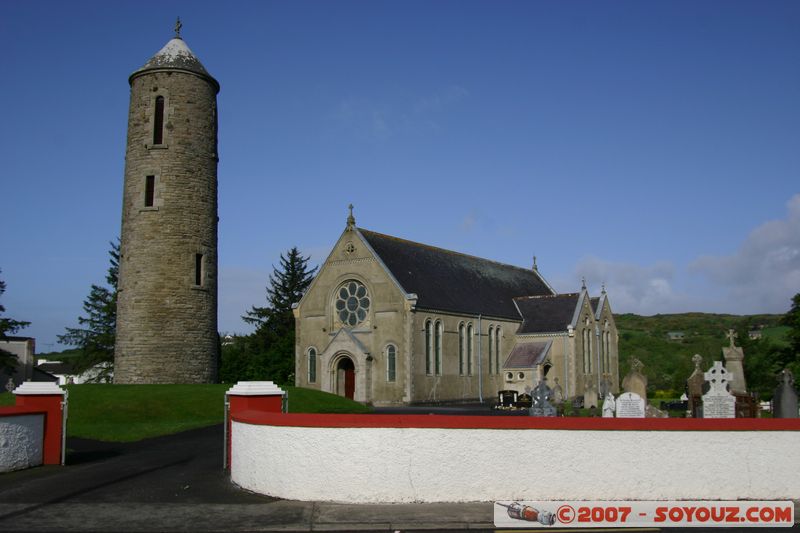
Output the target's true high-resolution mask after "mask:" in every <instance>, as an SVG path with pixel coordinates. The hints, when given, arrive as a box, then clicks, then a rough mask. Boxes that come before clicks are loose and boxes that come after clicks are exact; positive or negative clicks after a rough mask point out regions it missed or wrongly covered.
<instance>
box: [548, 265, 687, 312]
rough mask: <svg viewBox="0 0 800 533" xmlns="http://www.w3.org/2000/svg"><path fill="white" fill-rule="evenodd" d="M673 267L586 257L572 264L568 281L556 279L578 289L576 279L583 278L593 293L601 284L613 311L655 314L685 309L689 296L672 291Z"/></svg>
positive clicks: (567, 290)
mask: <svg viewBox="0 0 800 533" xmlns="http://www.w3.org/2000/svg"><path fill="white" fill-rule="evenodd" d="M675 274H676V269H675V267H674V265H672V264H671V263H667V262H659V263H656V264H654V265H648V266H641V265H636V264H633V263H622V262H614V261H607V260H604V259H600V258H599V257H593V256H588V257H584V258H583V259H581V260H580V261H579V262H578V264H577V265H576V267H575V271H574V276H573V277H572V279H570V280H568V281H567V280H560V282H559V283H558V285H559V286H561V287H565V289H566V290H565V291H564V292H575V291H577V290H578V289H579V288H580V279H581V278H585V279H586V282H587V286H588V287H589V289H590V292H591V293H592V294H593V295H597V294H598V293H599V290H600V285H601V284H605V287H606V290H607V291H608V293H609V298H610V301H611V305H612V309H613V310H614V312H617V313H637V314H644V315H651V314H655V313H668V312H675V311H676V310H678V309H681V310H689V309H688V308H687V306H689V305H691V302H690V300H691V299H690V298H689V297H688V296H687V295H686V294H682V293H680V292H678V291H676V290H675V288H674V282H675Z"/></svg>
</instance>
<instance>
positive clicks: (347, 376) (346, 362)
mask: <svg viewBox="0 0 800 533" xmlns="http://www.w3.org/2000/svg"><path fill="white" fill-rule="evenodd" d="M337 370H338V374H339V376H342V377H344V379H343V380H342V381H343V382H344V383H342V382H341V381H340V382H339V391H340V394H341V391H342V389H341V387H342V384H344V396H345V398H350V399H351V400H352V399H353V397H354V396H355V392H356V367H355V365H354V364H353V360H352V359H350V358H349V357H343V358H342V360H341V361H339V364H338V365H337Z"/></svg>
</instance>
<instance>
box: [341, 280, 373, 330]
mask: <svg viewBox="0 0 800 533" xmlns="http://www.w3.org/2000/svg"><path fill="white" fill-rule="evenodd" d="M369 304H370V301H369V294H368V292H367V288H366V287H365V286H364V284H363V283H361V282H360V281H356V280H350V281H346V282H344V284H343V285H342V286H341V287H339V290H338V291H337V292H336V302H335V303H334V306H335V308H336V316H337V317H338V318H339V320H340V321H341V322H342V324H344V325H345V326H350V327H354V326H357V325H358V324H360V323H362V322H363V321H364V320H366V318H367V313H368V312H369Z"/></svg>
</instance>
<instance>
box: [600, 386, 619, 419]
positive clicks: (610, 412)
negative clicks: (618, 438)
mask: <svg viewBox="0 0 800 533" xmlns="http://www.w3.org/2000/svg"><path fill="white" fill-rule="evenodd" d="M616 409H617V407H616V403H615V402H614V395H613V394H611V393H610V392H607V393H606V397H605V399H604V400H603V418H614V411H616Z"/></svg>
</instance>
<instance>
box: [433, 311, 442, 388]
mask: <svg viewBox="0 0 800 533" xmlns="http://www.w3.org/2000/svg"><path fill="white" fill-rule="evenodd" d="M443 331H444V327H443V326H442V321H441V320H437V321H436V340H435V342H434V346H435V349H436V352H435V353H436V359H435V363H434V364H435V370H436V375H437V376H441V375H442V333H443Z"/></svg>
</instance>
